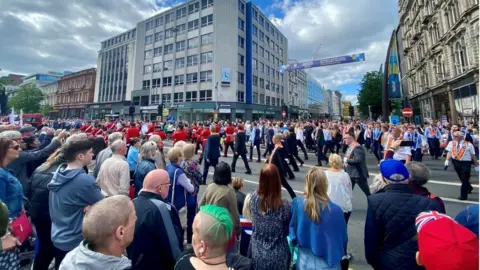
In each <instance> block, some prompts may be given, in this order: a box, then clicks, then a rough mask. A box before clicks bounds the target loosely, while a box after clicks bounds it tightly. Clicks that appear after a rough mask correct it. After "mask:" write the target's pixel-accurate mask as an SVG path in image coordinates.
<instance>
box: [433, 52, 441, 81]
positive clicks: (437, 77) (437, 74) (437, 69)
mask: <svg viewBox="0 0 480 270" xmlns="http://www.w3.org/2000/svg"><path fill="white" fill-rule="evenodd" d="M433 72H434V73H435V74H434V75H435V82H439V81H440V65H439V63H438V60H437V58H435V59H433Z"/></svg>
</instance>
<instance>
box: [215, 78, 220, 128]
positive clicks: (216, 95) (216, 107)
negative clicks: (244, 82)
mask: <svg viewBox="0 0 480 270" xmlns="http://www.w3.org/2000/svg"><path fill="white" fill-rule="evenodd" d="M219 113H220V109H219V108H218V82H217V83H216V84H215V115H214V116H215V117H214V119H215V121H216V120H217V119H218V114H219Z"/></svg>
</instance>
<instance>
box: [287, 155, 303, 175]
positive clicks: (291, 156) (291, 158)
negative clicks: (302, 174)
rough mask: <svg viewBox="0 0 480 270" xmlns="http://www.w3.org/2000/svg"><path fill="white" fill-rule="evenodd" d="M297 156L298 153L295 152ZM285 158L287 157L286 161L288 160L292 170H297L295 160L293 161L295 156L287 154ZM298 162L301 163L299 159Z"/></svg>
mask: <svg viewBox="0 0 480 270" xmlns="http://www.w3.org/2000/svg"><path fill="white" fill-rule="evenodd" d="M297 157H298V154H297ZM287 158H288V161H290V165H292V168H293V170H294V171H298V170H299V168H298V165H297V162H296V161H295V156H294V155H293V154H289V155H288V156H287ZM299 159H300V158H299ZM300 162H301V163H303V161H301V159H300Z"/></svg>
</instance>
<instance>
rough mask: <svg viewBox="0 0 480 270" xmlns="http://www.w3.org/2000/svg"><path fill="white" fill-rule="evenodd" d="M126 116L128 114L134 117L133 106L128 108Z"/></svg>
mask: <svg viewBox="0 0 480 270" xmlns="http://www.w3.org/2000/svg"><path fill="white" fill-rule="evenodd" d="M128 114H130V115H134V114H135V106H133V105H132V106H130V107H129V108H128Z"/></svg>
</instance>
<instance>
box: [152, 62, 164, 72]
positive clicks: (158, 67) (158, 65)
mask: <svg viewBox="0 0 480 270" xmlns="http://www.w3.org/2000/svg"><path fill="white" fill-rule="evenodd" d="M160 71H162V63H156V64H153V72H160Z"/></svg>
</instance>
